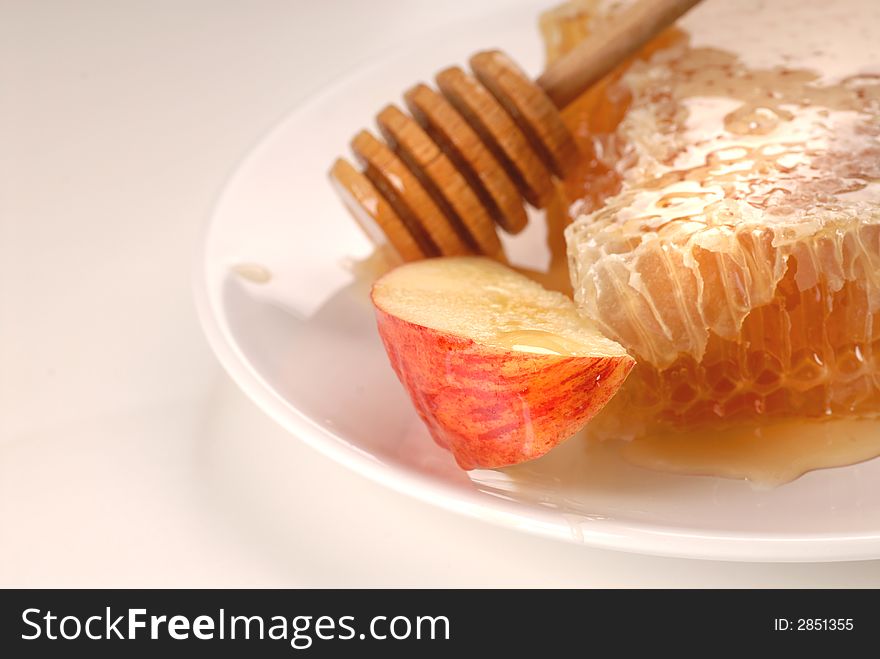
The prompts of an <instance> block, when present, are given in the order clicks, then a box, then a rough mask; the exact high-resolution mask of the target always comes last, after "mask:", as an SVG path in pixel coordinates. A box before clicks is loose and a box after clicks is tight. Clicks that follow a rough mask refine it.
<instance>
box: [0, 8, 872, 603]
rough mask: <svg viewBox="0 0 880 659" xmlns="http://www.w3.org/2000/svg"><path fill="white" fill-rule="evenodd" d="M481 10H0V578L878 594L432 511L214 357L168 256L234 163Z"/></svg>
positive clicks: (176, 253) (61, 582) (187, 236)
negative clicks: (356, 73) (259, 401)
mask: <svg viewBox="0 0 880 659" xmlns="http://www.w3.org/2000/svg"><path fill="white" fill-rule="evenodd" d="M550 1H551V0H548V2H550ZM504 4H505V3H504V2H502V1H500V0H492V1H483V2H480V3H475V2H473V1H456V2H451V1H446V2H437V1H436V0H405V1H404V0H398V1H396V2H395V1H393V0H372V1H371V2H357V1H353V0H350V1H342V0H337V1H333V2H330V1H327V2H294V1H288V2H282V1H278V0H274V1H271V0H261V1H255V2H243V1H240V2H231V1H220V0H213V1H210V2H209V1H203V0H186V1H183V2H177V1H171V0H162V1H157V0H128V1H125V2H117V1H112V0H107V1H80V2H42V1H34V2H25V1H24V0H21V1H18V2H16V1H14V0H6V1H5V2H2V3H0V586H417V585H429V586H605V587H613V586H655V587H665V586H690V587H698V586H729V587H738V586H880V562H864V563H840V564H825V565H811V564H791V565H766V564H765V565H760V564H756V565H749V564H724V563H712V562H705V561H687V560H674V559H660V558H651V557H643V556H635V555H626V554H619V553H614V552H607V551H598V550H591V549H587V548H584V547H579V546H575V545H567V544H562V543H558V542H554V541H550V540H544V539H540V538H535V537H530V536H526V535H521V534H518V533H516V532H514V531H510V530H502V529H497V528H494V527H490V526H487V525H485V524H484V523H481V522H476V521H472V520H469V519H463V518H460V517H456V516H454V515H452V514H450V513H446V512H442V511H439V510H436V509H434V508H432V507H430V506H428V505H425V504H422V503H418V502H415V501H412V500H409V499H407V498H405V497H403V496H400V495H397V494H394V493H392V492H390V491H386V490H385V489H383V488H382V487H381V486H380V485H377V484H374V483H371V482H368V481H366V480H364V479H363V478H361V477H360V476H357V475H354V474H352V473H349V472H348V471H346V470H344V469H343V468H342V467H339V466H337V465H336V464H334V463H332V462H330V461H329V460H327V459H326V458H324V457H322V456H320V455H318V454H317V453H315V452H313V451H312V450H310V449H308V448H306V447H305V446H304V445H302V444H300V443H299V442H298V441H297V440H296V439H295V438H294V437H291V436H289V435H287V434H286V433H285V432H284V431H282V430H281V429H280V428H278V427H276V426H275V425H274V424H273V422H271V421H270V420H269V419H267V418H265V417H264V416H263V415H262V414H261V413H260V412H259V411H258V410H257V409H256V408H255V407H254V406H253V405H252V404H251V403H250V402H249V401H248V400H246V399H245V398H244V396H243V395H242V394H241V393H239V391H238V390H237V389H236V387H235V385H234V384H232V383H231V382H230V380H229V379H228V378H227V377H226V376H225V375H224V374H223V372H222V371H221V370H220V367H219V366H218V365H217V364H216V362H215V360H214V359H213V357H212V355H211V354H210V352H209V350H208V348H207V345H206V343H205V341H204V339H203V338H202V336H201V333H200V330H199V328H198V325H197V323H196V318H195V313H194V311H193V305H192V300H191V292H190V274H191V260H192V257H193V255H194V253H195V247H196V241H197V239H198V235H199V230H200V228H201V226H202V225H203V223H204V222H205V220H206V218H207V216H208V215H209V213H210V209H211V205H212V202H213V200H214V199H215V198H216V197H217V195H218V193H219V192H220V190H221V188H222V186H223V184H224V181H225V180H226V178H227V177H228V176H229V175H230V174H231V173H232V171H233V170H234V168H235V166H236V164H237V162H238V161H239V160H240V159H241V158H242V157H243V156H244V154H245V153H246V152H247V151H248V150H249V148H250V147H252V146H253V145H254V144H255V143H256V142H257V141H258V140H259V139H260V137H261V136H262V135H263V134H264V133H265V132H266V131H267V130H268V129H269V128H271V127H272V126H273V125H274V124H275V123H276V122H278V121H279V120H280V119H281V118H282V117H283V116H284V115H285V113H287V112H288V111H289V110H290V109H291V108H292V107H294V106H295V105H296V104H297V103H298V102H300V101H302V100H303V99H305V98H306V97H307V96H308V95H309V94H311V93H312V92H314V91H315V90H317V89H318V88H320V87H321V86H322V85H324V84H326V83H327V82H329V81H331V80H332V79H334V78H336V77H338V76H340V75H342V74H343V73H345V72H346V71H347V70H350V69H351V68H353V67H355V66H357V65H358V63H359V62H360V61H362V60H363V59H364V58H366V57H367V56H370V55H373V54H376V53H378V52H380V51H382V50H384V49H387V48H389V47H392V46H393V45H394V44H395V43H397V42H398V41H400V40H402V39H404V38H406V39H411V38H412V37H413V35H414V34H425V35H430V34H431V30H432V29H434V28H436V27H437V26H441V25H449V24H452V23H454V22H456V21H458V20H461V19H462V18H464V17H468V16H471V15H473V14H474V13H481V14H483V13H486V12H491V11H498V10H499V8H503V6H504ZM429 41H430V38H429V37H427V36H426V47H429V46H428V45H427V44H429ZM426 73H430V72H426ZM374 110H375V108H358V107H354V108H352V112H356V113H359V114H360V115H363V117H364V120H365V121H366V120H367V119H368V118H369V115H370V113H371V112H372V111H374ZM291 175H292V176H295V175H296V172H292V173H291Z"/></svg>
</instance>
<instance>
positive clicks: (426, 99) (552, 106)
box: [330, 0, 699, 261]
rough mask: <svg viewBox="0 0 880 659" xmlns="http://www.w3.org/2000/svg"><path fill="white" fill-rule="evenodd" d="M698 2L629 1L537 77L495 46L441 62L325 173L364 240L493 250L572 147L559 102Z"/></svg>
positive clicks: (543, 198) (566, 166)
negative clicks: (431, 79)
mask: <svg viewBox="0 0 880 659" xmlns="http://www.w3.org/2000/svg"><path fill="white" fill-rule="evenodd" d="M698 2H699V0H639V1H638V2H636V3H634V4H632V5H631V6H629V7H627V8H626V9H624V10H622V11H620V12H619V13H617V14H616V15H615V16H614V18H613V19H612V20H611V21H610V22H609V24H608V26H607V28H605V29H604V30H603V31H602V32H599V33H596V34H592V35H590V37H589V38H588V39H586V40H584V41H583V42H582V43H581V44H580V45H579V46H577V47H576V48H575V49H574V50H573V51H571V52H570V53H569V54H567V55H566V56H565V57H563V58H562V59H560V60H559V61H558V62H556V63H555V64H554V65H553V66H551V67H550V68H549V69H548V70H547V71H546V72H545V73H544V75H542V76H541V77H540V78H538V80H537V81H535V80H532V79H531V78H530V77H528V76H527V75H526V74H525V73H524V72H523V71H522V69H520V68H519V67H518V66H517V65H516V63H515V62H514V61H513V60H511V59H510V58H509V57H507V56H506V55H505V54H504V53H502V52H500V51H497V50H489V51H483V52H479V53H476V54H475V55H473V56H472V57H471V58H470V60H469V64H470V67H471V70H472V74H469V73H468V72H467V71H464V70H462V69H461V68H459V67H450V68H448V69H445V70H443V71H441V72H440V73H439V74H438V75H437V76H436V79H435V81H436V83H437V87H438V88H439V91H437V90H435V89H433V88H431V87H429V86H428V85H425V84H417V85H415V86H414V87H413V88H411V89H410V90H409V91H407V92H406V93H405V94H404V100H405V102H406V106H407V108H408V109H409V114H407V113H406V112H404V111H402V110H400V109H399V108H397V107H396V106H394V105H389V106H387V107H386V108H385V109H384V110H382V111H381V112H380V113H379V115H378V116H377V118H376V119H377V124H378V127H379V129H380V131H381V133H382V137H383V138H384V139H379V138H377V137H375V136H374V135H373V134H372V133H370V132H369V131H367V130H364V131H361V132H360V133H359V134H358V135H357V136H356V137H355V138H354V140H352V142H351V147H352V151H353V152H354V154H355V157H356V159H357V161H358V162H359V163H360V165H361V169H358V168H356V167H354V166H353V165H351V164H350V163H349V162H347V161H346V160H344V159H341V158H340V159H338V160H337V161H336V162H335V163H334V165H333V168H332V169H331V171H330V178H331V181H332V182H333V184H334V185H335V186H336V188H337V191H338V192H339V195H340V198H341V199H342V201H343V202H344V203H345V205H346V206H347V207H348V208H349V210H350V212H351V214H352V216H353V217H354V218H355V220H356V221H357V222H358V224H360V225H361V226H362V227H363V229H364V230H365V232H366V233H367V235H368V236H369V237H370V238H371V240H373V241H374V242H377V243H378V242H382V240H383V238H384V239H385V240H386V241H387V242H388V243H389V244H390V246H391V247H392V248H393V250H394V251H396V252H397V254H398V255H399V256H400V257H401V258H402V259H403V260H415V259H420V258H425V257H430V256H455V255H457V254H468V253H480V254H486V255H488V256H492V257H494V258H497V259H499V260H502V261H503V260H504V259H505V256H504V251H503V248H502V243H501V242H500V241H499V238H498V235H497V229H499V228H500V229H501V230H503V231H505V232H507V233H510V234H515V233H518V232H519V231H521V230H522V229H523V228H524V227H525V226H526V223H527V222H528V217H527V214H526V209H525V202H528V203H529V204H530V205H532V206H534V207H536V208H544V207H545V206H546V204H547V203H548V202H549V200H550V199H551V198H552V195H553V194H555V184H554V182H553V179H554V178H557V179H564V178H566V177H567V176H568V175H570V174H571V173H572V172H573V171H575V170H576V168H577V167H578V166H579V163H580V162H581V161H582V160H583V154H582V153H581V152H580V149H579V147H578V145H577V143H576V142H575V140H574V138H573V136H572V134H571V132H570V131H569V129H568V127H567V125H566V124H565V122H564V121H563V118H562V115H561V113H560V109H562V108H564V107H565V106H566V105H567V104H568V103H570V102H571V101H573V100H574V99H575V98H577V97H578V96H580V94H582V93H583V92H585V91H586V90H587V89H588V88H589V87H590V86H591V85H592V84H593V83H595V82H597V81H598V80H599V79H600V78H601V77H602V76H603V75H605V74H606V73H608V72H610V71H611V70H612V69H613V68H614V67H615V66H617V65H618V64H620V63H621V62H623V61H624V60H625V59H626V58H627V57H628V56H630V55H632V54H634V53H636V52H637V51H638V50H639V48H641V47H642V46H643V45H645V44H646V43H647V42H648V41H649V40H650V39H651V38H652V37H654V36H656V35H657V34H659V33H660V32H662V31H663V30H664V29H665V28H667V27H668V26H670V25H672V23H674V22H675V20H676V19H677V18H678V17H680V16H681V15H682V14H684V13H685V12H686V11H687V10H688V9H690V8H691V7H693V6H694V5H695V4H697V3H698Z"/></svg>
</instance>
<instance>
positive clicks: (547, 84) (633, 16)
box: [536, 0, 700, 108]
mask: <svg viewBox="0 0 880 659" xmlns="http://www.w3.org/2000/svg"><path fill="white" fill-rule="evenodd" d="M698 2H700V0H640V2H638V3H636V4H635V5H633V6H632V7H631V8H629V9H626V10H625V11H624V12H623V13H622V14H621V15H620V16H619V17H618V18H617V19H616V20H614V21H612V23H611V24H610V25H609V26H608V30H607V31H605V32H603V33H601V34H592V35H590V36H589V37H587V38H586V39H584V41H583V42H581V44H580V45H578V46H577V47H576V48H575V49H574V50H572V51H571V52H570V53H568V54H567V55H565V56H564V57H563V58H562V59H560V60H559V61H557V62H556V63H555V64H553V66H551V67H550V68H549V69H547V71H545V72H544V75H542V76H541V77H540V78H538V80H537V81H536V82H537V83H538V85H539V86H540V87H541V88H543V89H544V91H545V92H546V93H547V95H548V96H549V97H550V99H551V100H552V101H553V103H554V104H555V105H556V107H558V108H564V107H565V106H566V105H568V104H569V103H571V102H572V101H573V100H574V99H575V98H577V97H578V96H580V94H581V93H582V92H584V90H586V89H587V88H589V87H590V85H592V84H593V83H595V82H596V81H598V80H599V78H601V77H602V76H603V75H605V74H606V73H608V72H609V71H611V69H613V68H614V67H615V66H616V65H617V64H619V63H620V62H622V61H623V60H624V59H626V58H627V57H629V56H630V55H632V54H633V53H635V52H636V51H637V50H638V49H639V48H641V47H642V46H643V45H645V44H646V43H647V42H648V41H649V40H650V39H651V38H652V37H654V36H656V35H657V34H658V33H659V32H660V31H662V30H663V29H665V28H667V27H669V26H670V25H672V24H673V23H674V22H675V21H676V20H677V19H678V17H679V16H681V15H682V14H684V13H685V12H687V11H688V10H689V9H690V8H691V7H693V6H694V5H695V4H697V3H698Z"/></svg>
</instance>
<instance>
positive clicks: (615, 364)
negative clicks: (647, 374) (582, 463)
mask: <svg viewBox="0 0 880 659" xmlns="http://www.w3.org/2000/svg"><path fill="white" fill-rule="evenodd" d="M372 299H373V304H374V305H375V307H376V316H377V320H378V325H379V334H380V335H381V337H382V342H383V343H384V344H385V350H386V351H387V352H388V357H389V359H390V360H391V366H392V367H393V368H394V372H395V373H396V374H397V377H398V378H400V381H401V382H402V383H403V385H404V386H405V387H406V389H407V391H408V392H409V395H410V397H411V398H412V401H413V403H414V404H415V407H416V409H417V410H418V413H419V415H420V416H421V417H422V419H423V420H424V421H425V423H426V424H427V426H428V429H429V430H430V432H431V435H432V436H433V437H434V439H435V440H436V441H437V443H438V444H440V445H441V446H443V447H445V448H447V449H449V450H450V451H451V452H452V454H453V455H454V456H455V459H456V460H457V461H458V464H459V465H460V466H461V467H462V468H464V469H475V468H494V467H504V466H508V465H513V464H517V463H520V462H524V461H526V460H531V459H533V458H537V457H539V456H541V455H543V454H545V453H546V452H547V451H549V450H550V449H552V448H553V447H554V446H556V445H557V444H559V443H560V442H562V441H563V440H565V439H567V438H568V437H570V436H571V435H573V434H574V433H576V432H577V431H578V430H579V429H580V428H581V427H583V425H584V424H585V423H586V422H587V421H588V420H589V419H590V418H591V417H593V416H594V415H595V414H596V412H598V411H599V410H600V409H602V407H603V406H604V405H605V403H607V402H608V400H610V398H611V397H612V396H613V395H614V394H615V392H616V391H617V390H618V389H619V388H620V385H621V384H622V383H623V381H624V380H625V379H626V376H627V374H628V373H629V371H630V370H631V369H632V367H633V365H634V364H635V361H634V360H633V359H632V357H630V356H629V355H628V354H627V353H626V351H625V350H624V349H623V347H622V346H620V345H619V344H618V343H615V342H614V341H611V340H609V339H607V338H605V337H604V336H603V335H602V334H601V333H600V332H599V330H598V329H596V328H595V327H593V325H591V324H590V323H589V321H587V320H585V319H584V318H582V317H581V316H580V315H578V313H577V312H576V310H575V307H574V304H573V303H572V302H571V300H569V299H568V298H567V297H565V296H564V295H563V294H561V293H556V292H554V291H548V290H546V289H544V288H543V287H541V286H540V285H539V284H537V283H535V282H533V281H532V280H531V279H528V278H527V277H525V276H523V275H521V274H519V273H518V272H516V271H514V270H512V269H511V268H508V267H507V266H504V265H501V264H499V263H497V262H495V261H492V260H490V259H487V258H481V257H453V258H434V259H427V260H423V261H416V262H413V263H408V264H406V265H402V266H400V267H398V268H396V269H395V270H392V271H391V272H389V273H388V274H386V275H384V276H383V277H382V278H380V279H379V280H378V281H377V282H376V284H375V285H374V286H373V291H372Z"/></svg>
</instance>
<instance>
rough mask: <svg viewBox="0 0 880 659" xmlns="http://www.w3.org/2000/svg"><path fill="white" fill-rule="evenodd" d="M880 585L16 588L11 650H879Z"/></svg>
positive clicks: (7, 616)
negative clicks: (879, 602) (879, 596)
mask: <svg viewBox="0 0 880 659" xmlns="http://www.w3.org/2000/svg"><path fill="white" fill-rule="evenodd" d="M871 640H880V627H878V613H877V606H876V594H875V592H874V591H858V590H856V591H839V590H835V591H831V590H809V591H807V590H787V591H745V590H728V591H718V590H713V591H708V590H697V591H657V590H636V591H623V590H601V591H600V590H590V591H584V590H579V591H576V590H566V591H547V590H506V591H485V590H477V591H459V590H268V591H267V590H213V591H212V590H182V591H181V590H176V591H171V590H28V591H26V590H6V591H0V651H2V654H3V656H8V657H28V656H34V657H36V656H62V655H64V656H66V655H67V653H69V652H85V653H87V654H86V655H85V656H89V657H105V656H106V657H120V656H162V657H176V656H181V657H183V656H186V657H192V656H209V655H210V654H211V653H213V652H226V651H232V652H235V653H236V655H239V654H240V655H241V656H259V657H264V656H265V657H294V656H300V655H304V656H315V657H320V656H334V657H338V656H359V655H362V654H364V653H368V654H369V655H370V656H372V654H371V653H373V652H378V653H381V656H383V657H384V656H407V657H410V656H446V655H448V653H451V652H459V651H463V650H466V649H468V648H488V649H491V650H493V651H497V652H498V653H501V652H509V653H512V654H511V656H524V654H525V653H537V656H544V654H545V653H546V652H547V651H550V650H562V649H566V648H567V649H574V650H577V651H578V652H579V653H583V654H584V655H587V654H592V653H595V652H599V649H600V648H605V649H608V648H611V649H612V650H613V651H614V652H623V651H626V652H627V653H628V652H630V651H634V650H635V649H637V648H644V646H645V643H648V644H649V647H653V646H656V648H657V651H660V649H661V648H664V647H665V648H675V649H676V651H679V652H680V651H684V650H691V651H694V652H701V653H703V654H705V653H715V652H718V651H720V650H724V651H729V650H731V649H742V650H749V649H751V650H752V651H756V650H757V648H761V649H762V653H761V654H763V653H764V652H765V651H766V650H767V649H768V648H770V647H774V648H792V649H793V648H799V647H806V646H809V647H810V648H812V649H816V648H817V647H822V646H827V647H828V648H829V649H834V650H841V649H845V648H848V647H853V648H855V647H873V645H867V646H866V645H864V644H865V642H866V641H871Z"/></svg>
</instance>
